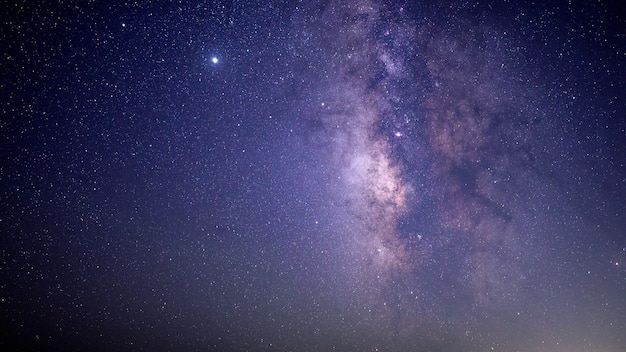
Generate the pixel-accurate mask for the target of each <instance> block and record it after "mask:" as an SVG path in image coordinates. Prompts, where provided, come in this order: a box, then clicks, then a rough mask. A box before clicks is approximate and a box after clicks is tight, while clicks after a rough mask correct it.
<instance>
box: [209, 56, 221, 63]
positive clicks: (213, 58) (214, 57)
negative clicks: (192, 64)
mask: <svg viewBox="0 0 626 352" xmlns="http://www.w3.org/2000/svg"><path fill="white" fill-rule="evenodd" d="M211 62H212V63H213V64H217V63H218V62H220V60H219V59H218V58H217V56H213V57H212V58H211Z"/></svg>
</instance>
